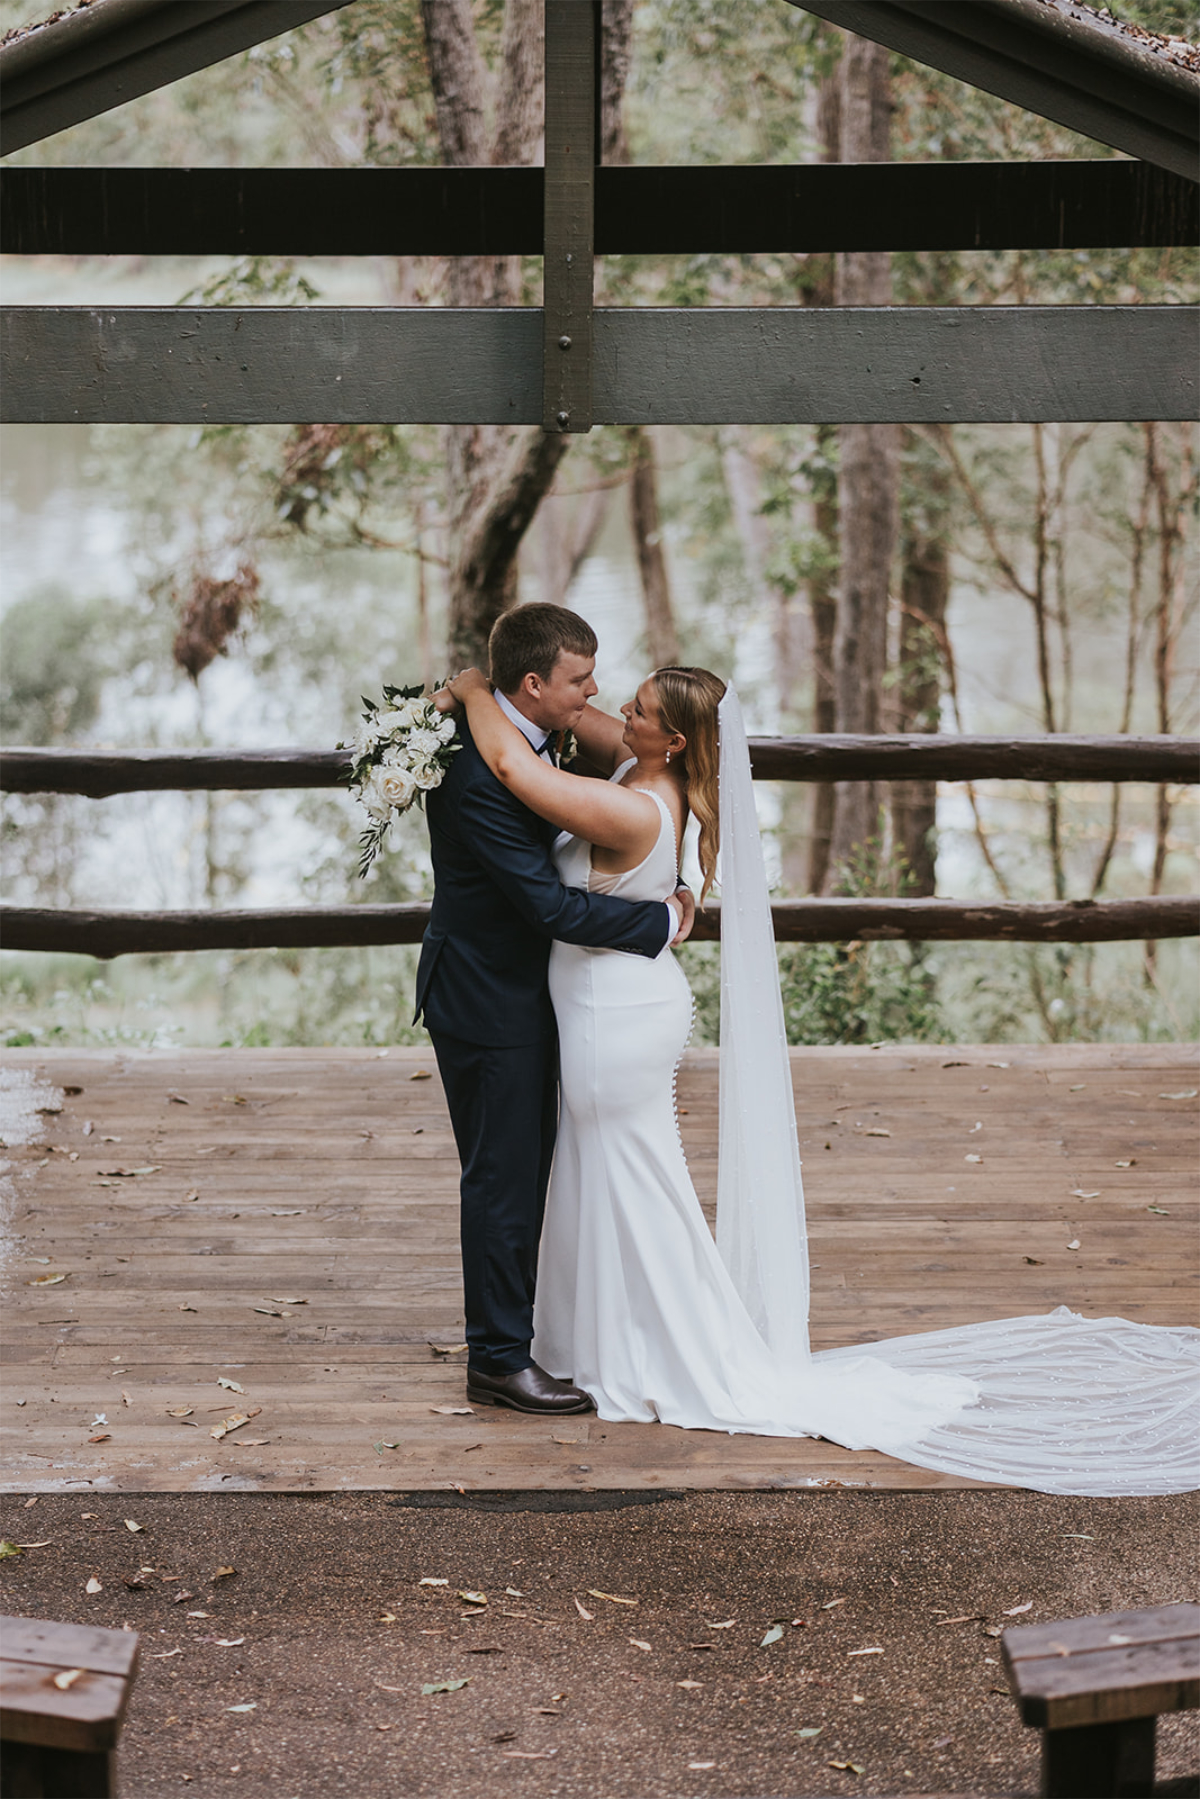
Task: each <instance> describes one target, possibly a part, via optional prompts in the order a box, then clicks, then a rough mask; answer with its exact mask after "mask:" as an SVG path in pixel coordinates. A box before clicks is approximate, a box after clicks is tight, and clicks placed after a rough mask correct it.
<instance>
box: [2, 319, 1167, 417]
mask: <svg viewBox="0 0 1200 1799" xmlns="http://www.w3.org/2000/svg"><path fill="white" fill-rule="evenodd" d="M1196 327H1197V312H1196V310H1195V309H1194V308H1191V307H1185V306H1014V307H1001V306H980V307H934V306H913V307H896V308H870V307H855V308H831V309H828V310H825V309H821V308H809V307H752V308H740V307H729V308H715V309H708V308H701V307H697V308H678V309H675V308H663V309H659V308H654V307H638V308H617V309H613V310H605V309H601V310H598V311H597V312H596V313H595V314H594V344H595V369H594V384H593V417H594V420H595V422H596V423H597V424H680V425H700V424H707V425H716V424H764V425H765V424H776V423H804V422H816V423H827V424H834V423H844V422H849V423H856V422H872V421H885V422H898V423H920V422H937V423H952V422H980V423H1009V422H1015V421H1017V420H1026V421H1035V420H1048V421H1049V420H1058V421H1068V420H1101V419H1115V420H1121V419H1157V420H1167V419H1191V418H1193V417H1195V415H1196V389H1197V368H1196V357H1195V345H1196ZM542 329H543V320H542V312H541V309H540V308H524V307H499V308H492V309H486V308H484V309H473V308H465V307H464V308H449V307H430V308H423V307H413V308H384V307H378V308H376V307H353V308H325V307H266V306H263V307H250V308H234V307H215V308H201V309H193V308H183V307H153V308H139V307H115V308H106V309H95V308H86V307H64V308H58V307H14V308H11V309H9V310H8V311H7V312H5V313H4V315H3V317H2V319H0V377H2V383H3V385H2V412H0V416H2V417H3V418H4V419H5V420H6V421H7V422H10V423H19V422H26V423H56V422H57V423H65V422H106V423H121V424H134V423H146V424H149V423H177V424H186V423H209V422H211V423H214V424H217V423H230V424H234V423H242V424H254V423H259V424H268V423H283V424H294V423H296V422H299V421H305V420H312V419H319V420H321V421H323V422H328V423H337V422H346V423H354V422H358V423H373V422H378V421H380V420H388V421H392V422H395V423H412V424H475V423H483V424H514V425H516V424H540V423H541V420H542V416H543V414H542Z"/></svg>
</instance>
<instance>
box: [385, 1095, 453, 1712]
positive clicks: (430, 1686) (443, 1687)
mask: <svg viewBox="0 0 1200 1799" xmlns="http://www.w3.org/2000/svg"><path fill="white" fill-rule="evenodd" d="M426 1078H428V1077H426ZM467 1684H468V1677H466V1676H464V1678H463V1679H462V1680H431V1681H428V1682H427V1683H426V1684H425V1686H423V1687H422V1688H421V1691H422V1693H457V1692H458V1691H459V1690H460V1689H461V1688H462V1687H465V1686H466V1685H467ZM375 1685H376V1686H382V1685H383V1683H382V1681H378V1680H377V1681H376V1682H375ZM383 1690H384V1692H385V1693H398V1692H399V1691H400V1688H399V1687H384V1689H383Z"/></svg>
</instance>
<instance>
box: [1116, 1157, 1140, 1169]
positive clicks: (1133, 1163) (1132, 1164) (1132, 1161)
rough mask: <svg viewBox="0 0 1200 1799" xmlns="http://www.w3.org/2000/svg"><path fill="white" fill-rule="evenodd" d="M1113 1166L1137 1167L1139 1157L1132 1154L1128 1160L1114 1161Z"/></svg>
mask: <svg viewBox="0 0 1200 1799" xmlns="http://www.w3.org/2000/svg"><path fill="white" fill-rule="evenodd" d="M1113 1167H1114V1168H1136V1167H1137V1157H1136V1156H1130V1158H1129V1160H1128V1162H1114V1163H1113Z"/></svg>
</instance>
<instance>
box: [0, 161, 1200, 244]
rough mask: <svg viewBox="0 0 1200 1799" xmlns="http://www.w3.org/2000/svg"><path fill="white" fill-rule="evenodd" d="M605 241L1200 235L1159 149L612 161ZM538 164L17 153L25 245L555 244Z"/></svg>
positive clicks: (599, 224)
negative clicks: (1030, 158) (103, 159)
mask: <svg viewBox="0 0 1200 1799" xmlns="http://www.w3.org/2000/svg"><path fill="white" fill-rule="evenodd" d="M595 179H596V211H595V232H596V239H595V247H596V251H597V254H599V255H610V256H611V255H655V256H671V255H680V254H687V255H697V254H705V255H715V254H749V255H754V254H758V255H765V254H772V253H779V252H781V251H782V252H790V253H792V254H800V253H806V252H813V251H826V252H827V251H833V250H840V251H845V250H924V251H929V250H1018V249H1024V250H1051V249H1102V248H1105V247H1111V248H1119V249H1135V248H1137V247H1138V246H1151V245H1168V244H1194V243H1196V242H1197V241H1200V205H1198V199H1200V190H1198V189H1197V186H1196V183H1195V182H1194V181H1191V180H1187V179H1185V178H1184V177H1183V176H1181V175H1173V174H1170V173H1168V172H1167V171H1166V170H1164V169H1157V168H1154V167H1153V166H1152V165H1151V164H1150V163H1146V162H1118V161H1117V160H1116V159H1115V158H1109V159H1106V160H1104V161H1100V160H1094V161H1093V160H1088V161H1083V160H1081V161H1071V162H929V163H920V162H912V163H829V164H824V163H807V164H801V165H799V166H796V165H790V166H782V165H778V164H774V165H772V164H768V165H761V166H757V167H756V166H753V165H746V166H733V167H704V168H671V167H652V168H637V167H614V166H602V167H600V168H598V169H597V170H596V172H595ZM543 181H544V172H543V170H541V169H538V168H462V169H454V168H450V169H443V168H395V169H93V168H15V169H3V170H0V202H2V208H0V250H3V251H4V252H6V253H9V254H17V255H26V256H30V255H32V256H46V255H57V256H64V255H70V256H116V255H140V256H150V255H154V256H217V255H225V256H248V255H254V256H540V255H541V254H542V249H543V219H542V194H543Z"/></svg>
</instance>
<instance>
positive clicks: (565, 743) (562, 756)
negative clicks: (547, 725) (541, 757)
mask: <svg viewBox="0 0 1200 1799" xmlns="http://www.w3.org/2000/svg"><path fill="white" fill-rule="evenodd" d="M554 753H555V755H556V756H557V758H558V761H559V765H560V766H564V765H565V764H566V763H568V762H574V760H575V758H576V756H577V755H578V754H579V745H578V744H577V743H576V741H575V733H574V731H556V732H555V733H554Z"/></svg>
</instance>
